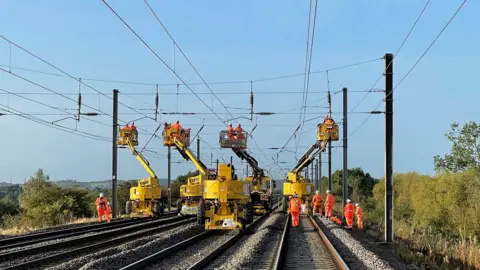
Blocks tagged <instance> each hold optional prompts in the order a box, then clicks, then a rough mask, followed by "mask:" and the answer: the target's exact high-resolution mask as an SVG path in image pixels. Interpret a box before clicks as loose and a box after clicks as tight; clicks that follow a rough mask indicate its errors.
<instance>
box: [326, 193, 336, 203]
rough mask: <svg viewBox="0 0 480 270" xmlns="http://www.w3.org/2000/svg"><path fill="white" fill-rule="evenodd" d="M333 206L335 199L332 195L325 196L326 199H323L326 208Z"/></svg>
mask: <svg viewBox="0 0 480 270" xmlns="http://www.w3.org/2000/svg"><path fill="white" fill-rule="evenodd" d="M334 204H335V198H334V197H333V195H332V194H327V198H326V199H325V205H326V206H333V205H334Z"/></svg>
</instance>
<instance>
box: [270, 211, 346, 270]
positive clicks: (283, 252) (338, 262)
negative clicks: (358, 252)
mask: <svg viewBox="0 0 480 270" xmlns="http://www.w3.org/2000/svg"><path fill="white" fill-rule="evenodd" d="M308 220H309V221H310V222H311V224H312V226H313V227H314V230H315V231H316V232H317V234H318V236H319V238H320V240H321V241H320V243H321V244H322V245H323V246H324V247H325V249H326V251H327V254H325V255H327V256H328V258H329V261H330V264H333V265H334V269H341V270H349V269H350V268H349V267H348V265H347V264H346V263H345V261H344V260H343V259H342V257H341V256H340V254H338V252H337V250H336V249H335V247H334V246H333V245H332V243H331V242H330V241H329V240H328V238H327V236H326V235H325V234H324V233H323V231H322V229H321V228H320V226H319V225H318V223H317V221H316V220H315V218H314V217H312V216H310V215H309V216H308ZM290 222H291V216H290V215H289V216H288V217H287V221H286V223H285V226H284V229H283V233H282V236H281V238H280V241H279V244H278V247H277V253H276V256H275V261H274V262H273V266H272V267H271V269H274V270H280V269H284V268H285V266H286V265H285V262H286V257H287V252H288V251H289V241H288V239H289V237H288V236H289V234H290V230H292V227H291V226H290ZM300 226H302V225H300ZM327 260H328V259H327ZM316 263H319V264H322V262H316ZM327 264H328V263H327ZM325 267H328V266H325ZM322 269H323V268H322Z"/></svg>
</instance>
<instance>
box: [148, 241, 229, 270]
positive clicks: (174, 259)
mask: <svg viewBox="0 0 480 270" xmlns="http://www.w3.org/2000/svg"><path fill="white" fill-rule="evenodd" d="M236 233H238V232H229V233H222V232H218V234H215V235H210V236H208V237H207V238H205V239H203V240H201V241H200V242H198V243H195V244H193V245H191V246H189V247H187V248H186V249H184V250H182V251H179V252H176V253H175V254H174V255H172V256H170V257H168V258H166V259H164V260H161V261H160V262H158V263H156V264H153V265H151V266H149V267H147V268H145V269H146V270H158V269H171V270H184V269H188V268H189V267H190V266H192V265H193V264H195V263H196V262H198V261H199V260H200V259H202V258H204V257H205V256H207V255H208V254H210V252H212V250H215V249H216V248H218V247H219V246H221V245H222V244H223V243H225V241H227V240H228V239H229V238H230V237H232V236H233V235H234V234H236Z"/></svg>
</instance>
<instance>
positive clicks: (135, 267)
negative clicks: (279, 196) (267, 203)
mask: <svg viewBox="0 0 480 270" xmlns="http://www.w3.org/2000/svg"><path fill="white" fill-rule="evenodd" d="M277 207H278V206H275V207H274V209H275V208H277ZM269 215H270V214H269V213H268V214H265V215H263V216H262V217H260V218H258V219H256V220H255V221H253V222H252V223H251V224H249V225H248V226H247V230H248V229H250V228H252V227H254V226H256V225H258V224H260V222H261V221H263V220H264V219H265V218H266V217H267V216H269ZM215 232H216V231H205V232H202V233H200V234H198V235H196V236H193V237H190V238H188V239H186V240H184V241H182V242H179V243H177V244H175V245H173V246H170V247H168V248H166V249H163V250H161V251H159V252H156V253H154V254H152V255H150V256H148V257H145V258H143V259H141V260H138V261H136V262H134V263H131V264H129V265H127V266H125V267H123V268H121V269H120V270H139V269H145V267H147V266H149V265H152V264H154V263H155V262H158V261H161V260H163V259H165V258H167V257H168V256H170V255H172V254H174V253H175V252H178V251H179V250H182V249H184V248H186V247H189V246H191V245H192V244H193V243H198V242H199V241H202V240H203V239H205V238H206V237H208V236H210V235H212V234H213V233H215ZM244 232H245V231H240V232H239V233H237V234H235V235H234V236H232V237H231V238H229V239H228V240H226V241H225V242H224V243H223V244H222V245H220V247H218V248H216V249H215V250H213V251H212V252H211V253H209V254H208V255H207V256H205V257H204V258H203V259H201V260H199V261H198V262H196V263H195V264H194V265H192V266H191V267H190V268H188V269H203V268H204V267H205V266H206V265H207V264H208V263H209V262H210V261H212V260H214V259H215V258H216V257H218V256H219V255H221V253H222V252H224V251H225V250H227V249H228V248H229V247H230V246H232V245H233V244H234V243H235V242H236V241H238V240H239V239H240V238H241V237H242V236H243V235H245V234H244Z"/></svg>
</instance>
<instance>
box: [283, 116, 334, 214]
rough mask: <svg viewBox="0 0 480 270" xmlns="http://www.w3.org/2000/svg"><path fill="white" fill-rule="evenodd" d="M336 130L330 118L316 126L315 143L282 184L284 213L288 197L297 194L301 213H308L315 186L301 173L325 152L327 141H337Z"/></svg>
mask: <svg viewBox="0 0 480 270" xmlns="http://www.w3.org/2000/svg"><path fill="white" fill-rule="evenodd" d="M338 130H339V129H338V125H337V124H335V121H334V120H333V119H332V118H330V117H326V118H325V119H324V122H323V123H320V124H318V125H317V141H316V142H315V144H313V145H312V146H310V148H309V149H308V150H307V151H306V152H305V153H304V154H303V156H302V157H301V158H300V159H299V160H298V162H297V165H296V166H295V167H294V168H293V170H291V171H290V172H289V173H288V176H287V179H286V182H285V183H284V184H283V195H284V197H283V209H284V210H285V211H286V210H287V201H288V197H289V196H293V194H297V196H298V198H301V201H302V212H303V213H306V214H308V213H310V210H311V209H310V208H311V203H310V196H311V195H313V189H314V187H315V186H314V184H312V183H307V181H306V179H305V178H304V177H303V176H302V175H301V172H302V170H303V169H305V168H306V167H307V166H308V165H310V164H311V163H312V161H313V159H314V158H315V156H316V155H317V154H318V153H320V152H324V151H325V149H326V146H327V143H328V142H329V141H338V140H339V134H338Z"/></svg>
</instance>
